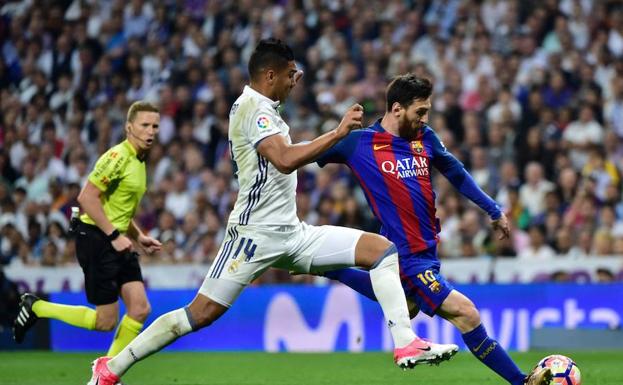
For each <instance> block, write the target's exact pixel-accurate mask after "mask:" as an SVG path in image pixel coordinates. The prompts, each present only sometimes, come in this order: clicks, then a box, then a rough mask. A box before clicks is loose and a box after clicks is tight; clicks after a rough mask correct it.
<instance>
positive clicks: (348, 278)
mask: <svg viewBox="0 0 623 385" xmlns="http://www.w3.org/2000/svg"><path fill="white" fill-rule="evenodd" d="M323 275H324V276H325V277H327V278H329V279H332V280H334V281H340V282H342V283H343V284H344V285H346V286H348V287H350V288H351V289H353V290H355V291H357V292H359V293H361V294H363V295H365V296H366V297H368V298H370V299H371V300H373V301H376V296H375V295H374V290H373V289H372V281H370V273H369V272H367V271H365V270H359V269H352V268H347V269H339V270H331V271H326V272H324V273H323Z"/></svg>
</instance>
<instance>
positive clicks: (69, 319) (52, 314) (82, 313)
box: [32, 300, 96, 330]
mask: <svg viewBox="0 0 623 385" xmlns="http://www.w3.org/2000/svg"><path fill="white" fill-rule="evenodd" d="M32 311H33V312H34V313H35V314H36V315H37V317H39V318H52V319H57V320H59V321H63V322H65V323H67V324H70V325H73V326H76V327H79V328H83V329H89V330H93V329H95V319H96V315H95V310H93V309H91V308H88V307H86V306H73V305H61V304H58V303H53V302H47V301H43V300H39V301H36V302H35V303H34V304H33V305H32Z"/></svg>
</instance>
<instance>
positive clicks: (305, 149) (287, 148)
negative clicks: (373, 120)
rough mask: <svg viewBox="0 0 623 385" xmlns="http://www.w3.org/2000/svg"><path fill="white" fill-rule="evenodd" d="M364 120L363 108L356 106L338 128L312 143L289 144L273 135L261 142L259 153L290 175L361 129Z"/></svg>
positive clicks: (280, 137) (345, 116) (280, 170)
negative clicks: (353, 131)
mask: <svg viewBox="0 0 623 385" xmlns="http://www.w3.org/2000/svg"><path fill="white" fill-rule="evenodd" d="M362 118H363V107H362V106H360V105H359V104H355V105H354V106H352V107H350V108H349V109H348V111H346V114H344V117H343V118H342V121H341V122H340V124H339V125H338V126H337V128H335V129H333V130H331V131H329V132H327V133H326V134H323V135H321V136H319V137H317V138H316V139H314V140H312V141H311V142H306V143H298V144H289V143H288V142H287V141H286V139H285V137H283V136H282V135H272V136H269V137H267V138H266V139H263V140H262V141H261V142H260V144H259V145H258V146H257V151H258V152H259V153H260V155H262V156H263V157H264V158H266V159H268V161H269V162H270V163H272V164H273V166H275V168H276V169H277V170H279V172H281V173H283V174H290V173H292V172H293V171H294V170H296V169H298V168H299V167H301V166H303V165H306V164H307V163H310V162H312V161H314V160H315V159H316V158H317V157H318V156H319V155H320V154H322V153H323V152H325V151H327V150H328V149H329V148H331V147H332V146H334V145H335V144H337V143H338V142H339V141H340V139H342V138H344V137H345V136H346V135H348V133H349V132H351V131H352V130H354V129H357V128H361V121H362Z"/></svg>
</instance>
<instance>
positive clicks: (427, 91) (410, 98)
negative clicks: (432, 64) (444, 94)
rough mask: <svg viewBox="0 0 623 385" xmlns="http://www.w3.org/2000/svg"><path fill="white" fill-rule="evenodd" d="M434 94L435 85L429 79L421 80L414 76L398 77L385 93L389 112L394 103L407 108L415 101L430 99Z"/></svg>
mask: <svg viewBox="0 0 623 385" xmlns="http://www.w3.org/2000/svg"><path fill="white" fill-rule="evenodd" d="M432 93H433V83H432V82H431V81H430V80H428V79H427V78H419V77H417V76H415V75H413V74H406V75H399V76H396V77H395V78H394V79H393V80H392V81H391V83H389V85H388V86H387V91H386V92H385V100H386V101H387V111H390V110H391V109H392V105H394V103H400V105H401V106H402V107H404V108H407V107H409V105H410V104H411V103H413V102H414V101H415V100H426V99H428V98H429V97H430V96H431V94H432Z"/></svg>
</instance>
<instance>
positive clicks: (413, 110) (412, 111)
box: [317, 74, 551, 385]
mask: <svg viewBox="0 0 623 385" xmlns="http://www.w3.org/2000/svg"><path fill="white" fill-rule="evenodd" d="M432 89H433V85H432V83H431V82H430V81H429V80H428V79H425V78H419V77H416V76H414V75H412V74H407V75H402V76H398V77H396V78H395V79H394V80H393V81H392V82H391V83H390V84H389V86H388V87H387V92H386V112H385V115H384V116H383V118H382V119H380V120H378V121H376V123H374V124H373V125H372V126H370V127H368V128H366V129H362V130H355V131H352V132H351V133H350V134H349V135H348V136H347V137H346V138H344V139H342V140H341V141H340V143H338V144H337V145H335V146H334V147H332V148H331V149H330V150H329V151H327V152H326V153H324V154H323V155H322V156H321V157H320V158H319V159H317V163H318V164H319V165H320V166H324V165H325V164H327V163H343V164H346V165H347V166H348V167H349V168H350V169H351V170H352V171H353V173H354V174H355V177H356V178H357V180H358V181H359V184H360V185H361V187H362V188H363V191H364V193H365V195H366V199H367V200H368V203H369V205H370V207H371V208H372V211H373V213H374V215H375V216H376V217H377V219H378V220H379V221H380V222H381V224H382V228H381V234H382V235H384V236H386V237H387V238H388V239H389V240H390V241H392V242H393V243H394V244H395V245H396V247H397V249H398V254H399V265H400V277H401V280H402V286H403V289H404V291H405V294H406V296H407V299H409V300H411V301H412V303H413V302H414V303H415V304H416V305H417V308H416V310H415V313H417V311H418V310H422V311H423V312H424V313H426V314H428V315H429V316H434V315H435V314H439V315H440V316H442V317H443V318H445V319H447V320H448V321H450V322H451V323H452V324H454V326H456V327H457V328H458V329H459V330H460V331H461V334H462V337H463V341H464V342H465V344H466V345H467V346H468V347H469V349H470V351H471V352H472V353H473V354H474V355H475V356H476V357H477V358H478V359H479V360H480V361H481V362H483V363H484V364H485V365H487V366H488V367H489V368H491V369H492V370H493V371H495V372H496V373H497V374H499V375H500V376H501V377H503V378H504V379H505V380H507V381H508V382H509V383H510V384H512V385H524V384H527V385H545V384H549V380H550V379H551V372H550V371H549V369H544V370H540V369H539V370H536V369H535V370H534V371H533V372H532V373H530V375H528V376H526V375H525V374H524V373H522V372H521V370H519V368H518V367H517V365H515V363H514V362H513V361H512V360H511V358H510V357H509V356H508V354H507V353H506V351H505V350H504V348H502V346H501V345H500V344H499V343H498V342H497V341H495V340H494V339H492V338H491V337H489V336H488V334H487V331H486V330H485V328H484V326H483V325H482V323H481V321H480V315H479V313H478V310H477V309H476V307H475V305H474V303H473V302H472V301H471V300H470V299H469V298H467V297H466V296H464V295H463V294H461V293H460V292H458V291H457V290H455V289H454V288H453V287H452V285H451V284H450V283H449V282H448V281H447V280H446V279H445V278H444V277H443V276H442V275H441V274H440V273H439V268H440V262H439V259H438V258H437V243H438V241H439V237H438V235H437V234H438V233H439V231H440V225H439V221H438V220H437V218H436V217H435V210H436V209H435V193H434V191H433V186H432V167H435V168H436V169H437V170H438V171H440V172H441V173H442V174H443V175H444V176H445V177H446V178H447V179H448V180H449V181H450V182H451V183H452V185H453V186H454V187H455V188H456V189H458V190H459V191H460V192H461V193H462V194H463V195H464V196H466V197H467V198H469V199H470V200H471V201H472V202H474V203H476V204H477V205H478V206H479V207H480V208H482V209H483V210H484V211H486V212H487V214H488V215H489V216H490V218H491V220H492V222H491V223H492V226H493V228H494V229H495V230H497V231H499V233H500V239H503V238H507V237H508V236H509V228H508V221H507V219H506V216H505V215H504V213H503V212H502V211H501V210H500V208H499V206H498V205H497V204H496V202H495V201H494V200H493V199H491V198H490V197H489V196H488V195H487V194H486V193H484V192H483V191H482V190H481V189H480V188H479V187H478V185H477V184H476V183H475V182H474V180H473V179H472V177H471V176H470V175H469V173H468V172H467V171H466V170H465V168H464V167H463V164H462V163H461V162H459V161H458V160H457V159H456V158H455V157H454V156H453V155H452V154H451V153H449V152H448V151H447V149H446V148H445V146H444V145H443V143H442V142H441V140H440V139H439V137H438V136H437V134H436V133H435V132H434V131H433V129H432V128H430V127H429V126H428V125H427V124H426V123H427V122H428V112H429V111H430V109H431V94H432ZM368 275H369V273H368V272H366V271H362V270H357V269H341V270H335V271H329V272H326V273H324V276H326V277H328V278H331V279H335V280H339V281H341V282H342V283H344V284H346V285H348V286H350V287H351V288H353V289H355V290H357V291H358V292H360V293H362V294H364V295H366V296H367V297H369V298H371V299H375V296H374V293H373V292H372V290H371V288H370V280H369V278H368ZM413 313H414V312H413V311H412V315H414V314H413Z"/></svg>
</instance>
